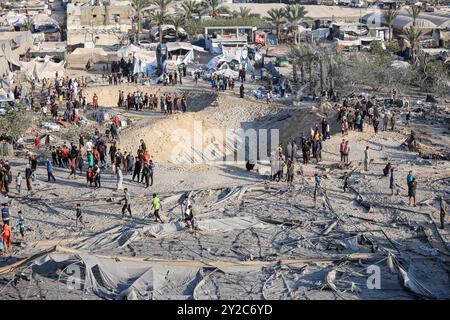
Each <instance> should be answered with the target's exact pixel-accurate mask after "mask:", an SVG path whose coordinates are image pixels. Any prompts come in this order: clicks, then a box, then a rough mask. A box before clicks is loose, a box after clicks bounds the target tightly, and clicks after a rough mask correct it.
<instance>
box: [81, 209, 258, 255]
mask: <svg viewBox="0 0 450 320" xmlns="http://www.w3.org/2000/svg"><path fill="white" fill-rule="evenodd" d="M198 227H199V228H200V230H201V232H202V233H204V232H227V231H232V230H242V229H248V228H265V227H267V224H266V223H264V222H261V221H260V220H259V219H257V218H255V217H232V218H223V219H204V220H198ZM183 231H185V232H187V231H188V229H187V228H186V225H185V224H184V222H182V221H176V222H170V223H164V224H159V223H155V224H151V225H149V226H145V227H137V226H131V227H122V226H118V227H114V228H112V229H109V230H107V231H105V232H103V233H101V234H99V235H96V236H94V237H91V238H89V239H87V240H85V241H83V242H82V243H80V245H79V246H77V248H78V249H83V250H104V249H109V248H117V247H119V248H123V247H126V246H127V245H128V244H130V243H132V242H133V241H135V240H137V239H139V238H140V237H142V236H152V237H155V238H163V237H168V236H172V235H176V234H178V233H180V232H183Z"/></svg>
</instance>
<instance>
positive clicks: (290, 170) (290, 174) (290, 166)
mask: <svg viewBox="0 0 450 320" xmlns="http://www.w3.org/2000/svg"><path fill="white" fill-rule="evenodd" d="M294 172H295V165H294V161H292V159H291V157H289V158H288V160H287V172H286V175H287V179H286V181H287V184H288V187H289V188H290V187H292V186H293V185H294Z"/></svg>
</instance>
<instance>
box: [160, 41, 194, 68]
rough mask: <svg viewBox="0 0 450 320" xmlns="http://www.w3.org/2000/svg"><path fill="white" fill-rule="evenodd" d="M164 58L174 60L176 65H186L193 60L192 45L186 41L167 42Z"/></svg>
mask: <svg viewBox="0 0 450 320" xmlns="http://www.w3.org/2000/svg"><path fill="white" fill-rule="evenodd" d="M166 59H167V60H172V61H176V64H177V65H180V64H186V65H187V64H189V63H191V62H192V61H193V60H194V46H193V45H192V44H190V43H188V42H169V43H167V55H166Z"/></svg>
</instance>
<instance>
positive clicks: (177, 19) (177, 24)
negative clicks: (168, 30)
mask: <svg viewBox="0 0 450 320" xmlns="http://www.w3.org/2000/svg"><path fill="white" fill-rule="evenodd" d="M185 20H186V19H185V18H184V17H183V16H177V15H176V16H173V17H172V19H170V22H172V24H173V26H174V28H175V38H176V40H178V29H180V28H181V27H182V26H183V25H184V22H185Z"/></svg>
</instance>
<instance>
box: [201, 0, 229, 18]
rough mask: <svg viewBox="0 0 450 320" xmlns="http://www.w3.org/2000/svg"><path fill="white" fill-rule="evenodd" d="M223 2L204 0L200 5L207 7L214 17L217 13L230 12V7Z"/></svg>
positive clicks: (220, 0)
mask: <svg viewBox="0 0 450 320" xmlns="http://www.w3.org/2000/svg"><path fill="white" fill-rule="evenodd" d="M223 3H224V0H204V1H203V2H202V5H203V7H204V8H205V9H207V11H208V13H209V14H210V15H211V16H213V17H215V16H217V14H218V13H227V12H230V9H228V7H226V6H224V5H223Z"/></svg>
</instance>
